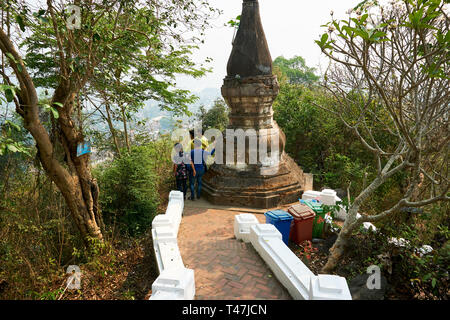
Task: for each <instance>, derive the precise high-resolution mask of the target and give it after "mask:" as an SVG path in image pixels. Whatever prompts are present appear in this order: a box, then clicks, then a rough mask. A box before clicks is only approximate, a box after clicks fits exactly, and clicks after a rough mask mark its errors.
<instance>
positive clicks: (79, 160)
mask: <svg viewBox="0 0 450 320" xmlns="http://www.w3.org/2000/svg"><path fill="white" fill-rule="evenodd" d="M66 90H67V89H66V88H64V87H63V86H60V87H58V88H57V89H56V91H55V94H54V96H53V102H61V103H63V104H64V108H58V111H59V118H58V124H59V127H60V134H59V138H60V142H61V144H62V145H63V148H64V151H65V156H66V158H65V159H66V162H67V164H68V169H69V174H70V178H69V179H57V180H58V181H55V183H56V185H57V186H58V187H59V188H60V190H61V189H63V190H64V189H65V187H64V186H63V185H64V184H67V185H69V186H70V192H67V191H69V190H64V191H63V190H61V192H62V193H63V196H64V198H65V200H66V202H67V204H68V205H69V208H70V210H71V212H72V215H73V217H74V218H75V221H76V223H77V225H78V228H79V230H80V232H81V234H82V236H83V238H84V239H85V241H86V240H88V239H89V238H95V239H98V240H102V238H103V236H102V232H101V229H100V227H101V226H102V218H101V212H100V210H99V205H98V193H99V188H98V185H97V181H96V180H95V179H93V178H92V174H91V169H90V166H89V163H90V156H89V154H84V155H81V156H79V157H77V146H78V144H79V143H80V142H83V140H84V137H83V134H82V133H81V132H79V131H77V130H76V128H75V126H74V123H73V121H72V120H71V117H70V114H71V113H72V110H73V107H74V105H75V98H76V94H75V93H72V94H69V95H68V94H67V91H66ZM49 171H51V168H50V170H49ZM48 173H49V174H50V172H48ZM58 183H59V184H58Z"/></svg>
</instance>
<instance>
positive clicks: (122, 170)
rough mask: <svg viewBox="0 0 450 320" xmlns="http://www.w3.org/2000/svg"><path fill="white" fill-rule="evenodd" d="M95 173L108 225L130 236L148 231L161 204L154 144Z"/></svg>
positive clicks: (142, 147) (134, 149)
mask: <svg viewBox="0 0 450 320" xmlns="http://www.w3.org/2000/svg"><path fill="white" fill-rule="evenodd" d="M95 174H96V175H97V176H98V180H99V185H100V205H101V208H102V212H103V217H104V220H105V223H106V224H115V223H118V224H119V228H120V230H121V231H123V232H125V233H128V234H130V235H137V234H141V233H143V232H145V230H146V228H147V227H148V226H149V225H150V224H151V221H152V220H153V217H154V216H155V214H156V211H157V208H158V204H159V194H158V179H157V175H156V173H155V165H154V157H153V156H152V145H145V146H138V147H133V148H132V150H131V152H130V153H129V154H128V153H125V152H124V154H123V156H122V157H120V158H117V159H115V160H114V161H113V162H111V163H109V164H107V165H106V166H103V167H100V168H98V169H96V170H95Z"/></svg>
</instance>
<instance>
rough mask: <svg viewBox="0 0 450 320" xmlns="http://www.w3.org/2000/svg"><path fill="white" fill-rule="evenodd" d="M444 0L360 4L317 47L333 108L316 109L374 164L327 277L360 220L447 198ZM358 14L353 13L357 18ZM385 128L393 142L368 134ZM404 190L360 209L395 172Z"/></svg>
mask: <svg viewBox="0 0 450 320" xmlns="http://www.w3.org/2000/svg"><path fill="white" fill-rule="evenodd" d="M446 2H447V1H443V0H414V1H413V0H404V1H395V2H392V3H391V4H390V5H389V6H381V5H379V4H378V3H377V2H368V1H363V2H362V3H360V4H359V5H358V6H357V7H356V8H355V9H354V10H353V12H351V13H350V16H349V18H348V20H341V21H338V20H335V19H333V20H332V21H331V22H329V23H328V24H327V26H328V32H327V33H325V34H323V35H322V37H321V39H320V40H317V41H316V42H317V43H318V44H319V46H320V47H321V49H322V52H323V53H324V54H325V55H326V56H327V57H329V58H330V60H331V61H332V64H331V65H330V67H329V68H328V70H327V72H326V75H325V79H324V80H325V82H324V86H325V87H326V89H327V90H328V91H329V93H330V94H331V96H332V98H333V100H334V106H335V108H328V107H324V106H321V105H319V104H318V105H317V106H319V107H322V108H325V109H327V110H329V111H330V112H333V113H334V114H335V115H336V116H338V117H339V118H340V119H341V121H342V122H343V123H344V124H345V125H346V126H347V127H348V128H349V129H351V130H352V132H353V133H354V134H355V136H356V137H357V138H358V139H359V140H360V141H361V143H362V144H363V145H364V146H365V148H366V149H367V150H368V151H369V152H370V153H372V155H373V157H374V161H375V163H376V166H375V167H376V168H377V169H376V175H375V178H374V179H373V180H372V181H370V183H368V185H367V187H366V188H365V189H364V190H363V191H362V192H361V193H360V194H358V196H357V197H356V198H355V200H354V201H353V203H351V204H350V206H349V209H348V213H347V218H346V220H345V223H344V226H343V228H342V230H341V231H340V233H339V236H338V238H337V240H336V242H335V244H334V245H333V247H332V248H331V250H330V253H331V254H330V257H329V259H328V261H327V263H326V265H325V266H324V269H323V270H322V271H324V272H330V271H331V270H333V269H334V268H335V266H336V265H337V263H338V262H339V260H340V258H341V257H342V255H343V253H344V250H345V246H346V244H347V242H348V239H349V238H350V237H351V235H352V232H353V231H355V230H357V229H358V227H359V226H360V225H361V224H362V223H363V222H376V221H379V220H381V219H389V217H391V216H392V214H393V213H394V212H396V211H398V210H399V209H400V208H402V207H404V206H408V207H420V206H426V205H429V204H432V203H435V202H438V201H449V200H450V197H449V194H448V192H449V187H450V184H449V172H448V165H449V161H448V160H449V159H448V157H449V154H450V152H449V139H450V137H449V134H448V132H449V130H448V129H449V127H448V126H449V123H448V120H449V105H450V101H449V98H450V92H449V90H448V88H449V85H450V78H449V74H450V54H449V51H450V32H449V23H450V20H449V17H448V5H446ZM355 14H356V16H355ZM380 125H381V126H383V128H384V132H385V133H386V135H387V136H388V140H389V141H391V143H386V140H387V139H386V135H384V136H383V137H381V136H376V135H375V134H373V127H374V126H380ZM398 173H402V174H404V175H405V176H406V177H407V182H408V185H407V186H406V188H405V189H404V193H403V194H402V195H401V196H400V197H399V198H398V199H397V202H396V203H395V204H394V205H393V206H390V207H389V208H386V209H384V210H380V212H379V213H378V214H375V215H366V214H363V213H362V214H361V217H360V218H357V213H358V210H359V209H360V208H361V206H362V205H363V204H364V202H365V201H366V200H367V199H369V197H370V196H371V195H372V194H373V193H374V192H375V190H376V189H377V188H379V187H380V186H382V185H383V184H385V183H386V182H388V181H389V179H391V178H392V177H393V176H394V175H395V174H398Z"/></svg>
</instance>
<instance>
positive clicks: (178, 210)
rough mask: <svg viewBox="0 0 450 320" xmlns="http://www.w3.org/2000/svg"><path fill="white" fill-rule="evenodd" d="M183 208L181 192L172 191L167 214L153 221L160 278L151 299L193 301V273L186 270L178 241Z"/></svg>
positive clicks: (154, 246)
mask: <svg viewBox="0 0 450 320" xmlns="http://www.w3.org/2000/svg"><path fill="white" fill-rule="evenodd" d="M183 209H184V196H183V193H182V192H180V191H171V192H170V194H169V204H168V205H167V209H166V213H165V214H160V215H157V216H156V217H155V218H154V219H153V222H152V238H153V249H154V250H155V256H156V262H157V265H158V270H159V277H158V278H157V279H156V280H155V281H154V282H153V284H152V295H151V297H150V300H193V299H194V297H195V279H194V270H192V269H187V268H185V266H184V264H183V259H182V258H181V254H180V249H179V248H178V242H177V236H178V229H179V227H180V223H181V218H182V215H183Z"/></svg>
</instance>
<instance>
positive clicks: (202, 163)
mask: <svg viewBox="0 0 450 320" xmlns="http://www.w3.org/2000/svg"><path fill="white" fill-rule="evenodd" d="M214 152H216V149H215V148H214V149H212V150H211V152H209V151H206V150H203V149H202V141H201V140H200V139H199V138H195V139H194V150H191V168H192V179H189V181H190V186H189V187H190V189H191V197H190V198H189V199H190V200H195V182H197V199H200V196H201V193H202V177H203V175H204V174H205V171H206V158H207V157H208V156H212V155H214Z"/></svg>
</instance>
